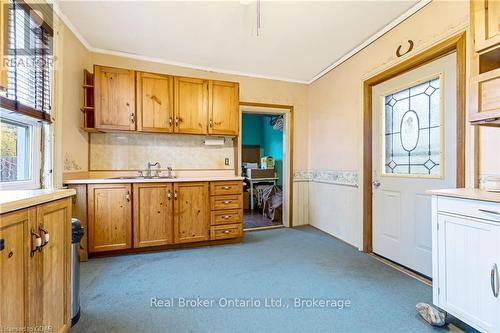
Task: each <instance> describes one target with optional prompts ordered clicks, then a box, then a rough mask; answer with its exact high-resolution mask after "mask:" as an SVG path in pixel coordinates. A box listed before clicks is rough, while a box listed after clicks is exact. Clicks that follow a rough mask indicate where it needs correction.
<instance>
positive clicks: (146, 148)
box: [90, 133, 234, 171]
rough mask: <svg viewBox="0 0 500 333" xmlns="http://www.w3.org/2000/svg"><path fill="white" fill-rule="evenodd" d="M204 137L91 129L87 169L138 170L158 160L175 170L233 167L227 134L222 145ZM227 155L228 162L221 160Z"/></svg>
mask: <svg viewBox="0 0 500 333" xmlns="http://www.w3.org/2000/svg"><path fill="white" fill-rule="evenodd" d="M205 138H206V137H204V136H198V135H172V134H137V133H133V134H128V133H94V134H91V139H90V171H98V170H138V169H145V168H146V164H147V163H148V162H149V161H151V162H156V161H158V162H160V164H161V166H162V168H166V167H167V166H171V167H172V168H174V169H177V170H211V169H213V170H230V169H234V165H233V163H234V146H233V140H232V139H231V138H226V139H225V144H224V145H222V146H205V145H204V143H203V141H204V140H205ZM226 158H229V161H230V165H225V164H224V160H225V159H226Z"/></svg>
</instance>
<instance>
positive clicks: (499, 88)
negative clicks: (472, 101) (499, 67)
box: [479, 71, 500, 112]
mask: <svg viewBox="0 0 500 333" xmlns="http://www.w3.org/2000/svg"><path fill="white" fill-rule="evenodd" d="M495 72H497V73H496V74H498V75H496V76H495V77H492V78H489V79H486V80H484V81H482V82H479V108H480V110H479V111H480V112H487V111H498V110H500V71H495Z"/></svg>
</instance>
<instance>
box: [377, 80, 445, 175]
mask: <svg viewBox="0 0 500 333" xmlns="http://www.w3.org/2000/svg"><path fill="white" fill-rule="evenodd" d="M433 79H439V87H440V89H439V108H440V109H439V115H440V119H441V125H440V143H439V144H440V157H439V160H440V161H439V167H440V172H439V174H438V175H426V174H404V173H388V172H386V169H385V168H386V165H385V164H386V151H385V148H386V147H385V145H386V135H385V116H386V114H385V98H386V96H388V95H391V94H394V93H397V92H399V91H401V90H405V89H409V88H411V87H414V86H416V85H419V84H421V83H424V82H427V81H430V80H433ZM444 79H445V78H444V72H437V73H434V74H431V75H428V76H425V77H422V78H420V79H419V80H416V81H412V82H409V83H405V84H404V85H401V86H399V87H398V88H396V89H390V90H388V91H386V92H384V93H383V94H381V95H380V100H379V119H380V121H379V132H380V150H379V159H380V176H381V177H392V178H410V179H415V178H420V179H429V180H432V179H434V180H438V179H444V177H445V171H446V167H445V160H444V156H445V149H446V147H445V142H444V140H445V126H444V122H445V121H446V119H445V110H444V108H445V105H444V91H443V87H444Z"/></svg>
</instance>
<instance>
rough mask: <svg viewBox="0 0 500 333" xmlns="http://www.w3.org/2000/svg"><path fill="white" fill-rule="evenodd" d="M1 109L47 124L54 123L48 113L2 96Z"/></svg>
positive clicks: (0, 98)
mask: <svg viewBox="0 0 500 333" xmlns="http://www.w3.org/2000/svg"><path fill="white" fill-rule="evenodd" d="M0 107H2V108H4V109H7V110H10V111H12V112H15V113H19V114H22V115H23V116H27V117H31V118H35V119H38V120H40V121H44V122H47V123H49V124H50V123H52V119H51V118H50V114H48V113H47V112H43V111H39V110H36V109H34V108H32V107H30V106H26V105H24V104H21V103H19V102H18V101H15V100H13V99H9V98H6V97H3V96H0Z"/></svg>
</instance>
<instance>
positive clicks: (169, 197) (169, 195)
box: [167, 190, 172, 200]
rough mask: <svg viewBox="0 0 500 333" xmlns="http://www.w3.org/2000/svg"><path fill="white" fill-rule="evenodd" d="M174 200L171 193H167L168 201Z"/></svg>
mask: <svg viewBox="0 0 500 333" xmlns="http://www.w3.org/2000/svg"><path fill="white" fill-rule="evenodd" d="M171 198H172V193H170V190H168V191H167V199H168V200H170V199H171Z"/></svg>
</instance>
